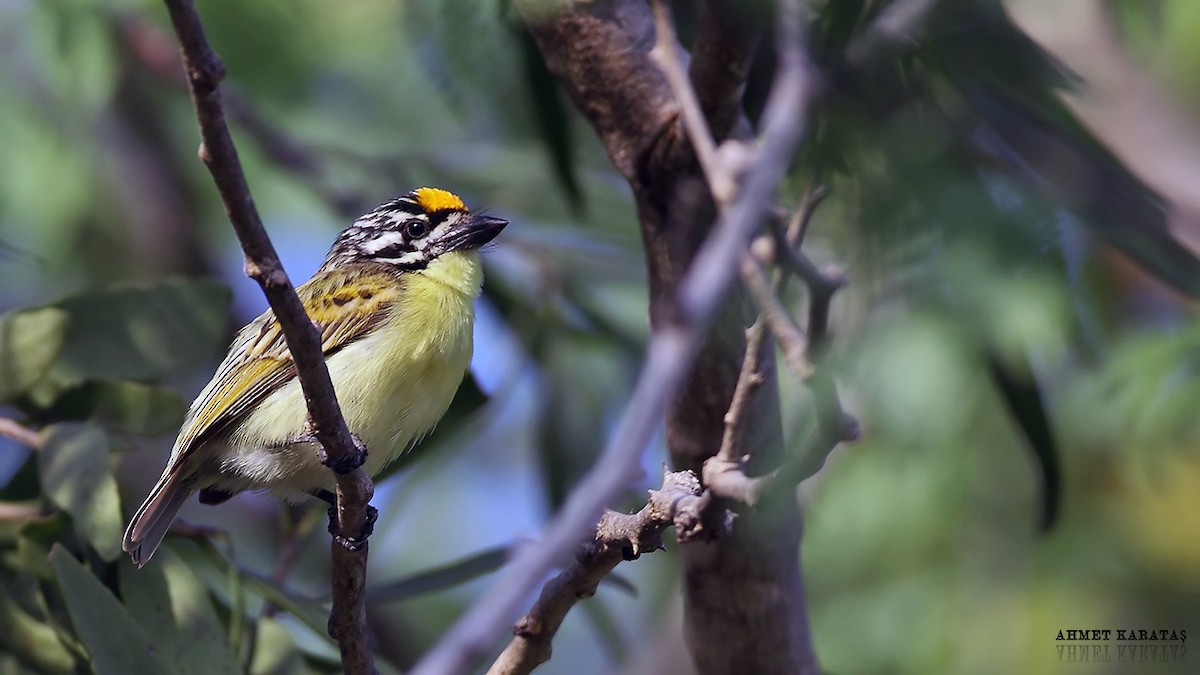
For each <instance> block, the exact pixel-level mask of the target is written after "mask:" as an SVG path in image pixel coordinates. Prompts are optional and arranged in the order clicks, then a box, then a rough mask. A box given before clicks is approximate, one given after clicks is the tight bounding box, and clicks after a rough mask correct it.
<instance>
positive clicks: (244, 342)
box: [171, 269, 403, 463]
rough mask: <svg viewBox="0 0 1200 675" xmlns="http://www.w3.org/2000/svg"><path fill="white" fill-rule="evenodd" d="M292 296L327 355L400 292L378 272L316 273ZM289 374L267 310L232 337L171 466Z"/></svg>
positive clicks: (358, 333)
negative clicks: (314, 328)
mask: <svg viewBox="0 0 1200 675" xmlns="http://www.w3.org/2000/svg"><path fill="white" fill-rule="evenodd" d="M296 293H297V294H298V295H299V296H300V302H301V303H302V304H303V305H304V309H305V311H306V312H308V316H309V318H310V319H312V321H313V323H315V324H317V326H318V327H319V328H320V330H321V349H322V351H323V352H324V353H325V356H326V357H328V356H329V355H330V354H333V353H334V352H336V351H338V350H339V349H341V348H343V347H345V346H346V345H348V344H350V343H352V342H354V341H356V340H358V339H360V338H362V337H363V336H365V335H367V334H368V333H370V332H371V330H372V329H373V328H375V327H376V326H377V325H379V322H380V321H381V320H382V319H383V317H384V316H385V315H386V312H387V310H388V308H389V307H390V306H391V304H392V303H394V302H396V300H398V299H399V298H400V296H401V295H402V293H403V288H402V286H401V284H400V283H399V282H398V281H397V279H396V277H395V276H394V275H393V274H390V273H388V272H387V271H384V270H382V269H373V270H368V271H366V272H358V273H348V272H346V271H342V270H331V271H326V272H318V273H317V275H315V276H314V277H313V278H312V279H309V280H308V281H307V282H305V283H304V284H303V285H301V286H300V287H298V288H297V289H296ZM295 376H296V366H295V363H293V361H292V356H291V354H290V353H289V352H288V349H287V344H286V343H285V342H284V339H283V332H282V331H281V330H280V327H279V322H278V321H276V320H275V314H274V313H273V312H272V311H271V310H267V311H266V312H264V313H263V314H262V315H261V316H259V317H258V318H257V319H255V320H254V321H252V322H251V323H250V324H248V325H247V326H246V327H245V328H243V329H242V330H241V331H240V332H239V333H238V335H237V337H236V338H235V339H234V341H233V345H232V346H231V347H230V348H229V355H228V356H226V357H225V360H224V361H223V362H222V363H221V365H220V366H219V367H218V368H217V372H216V374H214V375H213V378H212V380H211V381H210V382H209V383H208V385H207V386H206V387H205V388H204V390H203V391H202V392H200V395H199V396H198V397H197V398H196V401H195V403H193V404H192V408H191V410H190V411H188V415H187V419H186V420H185V421H184V424H183V428H182V429H181V430H180V432H179V438H178V439H177V440H176V441H175V449H174V451H173V452H172V453H171V454H172V463H175V462H177V461H179V460H180V459H182V458H183V456H184V455H186V454H187V453H188V452H189V451H190V450H191V448H193V447H195V446H196V445H197V444H198V443H200V442H201V441H203V440H204V439H206V438H208V437H210V436H211V435H213V434H216V433H218V432H220V431H221V430H223V429H225V428H226V427H228V426H229V425H230V424H231V423H233V422H235V421H236V420H237V419H238V418H240V417H241V416H242V415H244V414H245V413H246V412H247V411H249V410H250V409H252V408H253V407H254V406H255V405H256V404H257V403H258V402H259V401H261V400H263V399H264V398H266V397H267V396H268V395H269V394H270V393H271V392H274V391H275V390H277V389H278V388H279V387H282V386H283V385H284V384H286V383H287V382H288V381H289V380H291V379H292V378H293V377H295Z"/></svg>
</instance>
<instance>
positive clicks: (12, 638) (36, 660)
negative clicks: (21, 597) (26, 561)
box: [0, 589, 75, 674]
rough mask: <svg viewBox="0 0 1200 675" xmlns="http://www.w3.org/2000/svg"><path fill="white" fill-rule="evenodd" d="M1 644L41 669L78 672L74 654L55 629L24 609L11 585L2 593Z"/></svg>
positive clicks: (41, 671) (53, 671)
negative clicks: (10, 591) (59, 637)
mask: <svg viewBox="0 0 1200 675" xmlns="http://www.w3.org/2000/svg"><path fill="white" fill-rule="evenodd" d="M0 645H2V646H3V651H7V652H9V653H10V654H12V655H14V656H15V657H16V658H17V659H18V660H19V661H20V662H21V664H22V665H24V666H25V667H26V668H30V669H33V670H35V671H37V672H39V673H50V674H56V673H63V674H66V673H74V672H75V658H74V657H73V656H72V655H71V652H70V651H69V650H68V649H67V648H66V647H65V646H64V645H63V643H62V641H61V640H59V639H58V634H57V633H56V632H55V631H54V629H53V628H52V627H50V626H48V625H46V624H45V623H43V622H41V621H39V620H38V619H36V618H35V617H34V616H33V615H31V614H29V613H28V612H26V611H25V610H24V609H22V608H21V606H20V605H18V604H17V602H16V599H15V598H14V597H13V596H12V595H11V594H10V593H9V592H8V589H4V592H3V593H0Z"/></svg>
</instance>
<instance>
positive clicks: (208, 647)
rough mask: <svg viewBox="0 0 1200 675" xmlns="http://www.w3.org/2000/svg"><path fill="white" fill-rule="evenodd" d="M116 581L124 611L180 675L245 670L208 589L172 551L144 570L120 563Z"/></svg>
mask: <svg viewBox="0 0 1200 675" xmlns="http://www.w3.org/2000/svg"><path fill="white" fill-rule="evenodd" d="M118 578H119V584H120V589H121V598H122V599H123V600H124V601H125V607H126V608H127V609H128V610H129V613H130V614H131V615H132V616H133V617H134V619H135V620H137V622H138V623H139V624H140V625H141V626H142V628H143V629H144V630H145V631H146V635H147V637H148V638H149V639H150V641H151V643H152V644H153V645H154V647H155V649H156V650H157V654H158V656H159V657H160V658H161V659H162V660H163V662H165V663H167V664H170V665H171V666H172V667H173V668H174V669H175V671H176V672H178V673H179V674H180V675H207V674H210V673H211V674H212V675H223V674H225V673H235V672H238V671H239V670H241V666H240V664H239V663H238V660H237V658H236V657H235V656H234V654H233V652H232V650H231V649H230V647H229V643H228V640H227V639H226V635H225V631H224V630H223V628H222V626H221V623H220V621H218V619H217V615H216V612H215V610H214V609H213V605H212V601H211V599H210V597H209V595H208V589H207V588H205V586H204V584H202V583H201V582H200V580H199V579H197V578H196V575H195V574H193V573H192V571H191V570H190V569H188V566H187V564H186V563H184V562H183V561H182V560H181V559H180V558H179V557H178V556H176V555H175V554H174V553H173V552H171V551H170V550H169V549H168V550H165V551H162V552H160V554H159V555H158V556H157V558H156V559H155V561H154V564H153V565H149V566H147V567H145V568H143V569H140V570H139V569H137V568H136V567H134V565H133V563H131V562H129V561H128V560H122V561H121V564H120V565H119V567H118Z"/></svg>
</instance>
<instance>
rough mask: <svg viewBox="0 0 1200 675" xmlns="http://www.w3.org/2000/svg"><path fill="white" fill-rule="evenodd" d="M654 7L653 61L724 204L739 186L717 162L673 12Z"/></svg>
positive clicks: (657, 2) (657, 3) (659, 4)
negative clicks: (685, 60)
mask: <svg viewBox="0 0 1200 675" xmlns="http://www.w3.org/2000/svg"><path fill="white" fill-rule="evenodd" d="M651 5H652V6H653V8H654V31H655V43H654V49H652V50H651V51H650V58H652V59H654V62H655V63H657V64H658V67H659V68H661V69H662V72H663V76H664V77H666V78H667V82H668V84H670V86H671V91H673V92H674V93H675V98H676V100H677V101H678V103H679V114H680V117H682V119H683V126H684V128H685V129H686V130H687V135H688V139H689V140H690V141H691V143H692V150H693V151H694V152H695V153H696V161H697V162H699V163H700V168H701V169H702V170H703V171H704V175H705V176H708V179H709V184H710V186H711V188H712V193H713V198H714V199H716V200H717V203H718V204H724V203H725V202H727V201H728V200H729V198H730V197H731V196H732V195H733V192H734V190H735V187H736V186H735V185H734V184H733V176H731V175H730V174H729V172H728V171H726V170H725V167H724V165H723V164H718V163H717V157H716V155H717V145H716V142H715V141H714V140H713V136H712V133H711V132H710V131H709V128H708V119H707V118H706V117H705V115H704V111H703V110H702V109H701V108H700V100H699V98H698V97H697V96H696V92H695V90H694V89H692V86H691V83H690V81H689V80H688V76H687V73H686V72H684V69H683V63H682V62H681V58H680V55H679V51H680V47H679V40H678V39H677V38H676V37H675V25H674V23H673V22H672V21H671V10H670V9H669V8H668V7H667V3H666V1H665V0H652V2H651Z"/></svg>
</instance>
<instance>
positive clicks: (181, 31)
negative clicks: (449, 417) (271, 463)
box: [165, 0, 375, 675]
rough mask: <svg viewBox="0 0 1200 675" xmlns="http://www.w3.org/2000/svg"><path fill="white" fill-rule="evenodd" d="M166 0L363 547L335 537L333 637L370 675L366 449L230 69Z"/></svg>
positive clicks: (221, 176) (249, 250)
mask: <svg viewBox="0 0 1200 675" xmlns="http://www.w3.org/2000/svg"><path fill="white" fill-rule="evenodd" d="M165 2H166V5H167V10H168V12H169V13H170V15H171V23H172V24H173V25H174V27H175V32H176V34H177V35H178V36H179V42H180V45H181V46H182V52H183V61H184V66H185V68H186V71H187V77H188V89H189V91H190V92H191V96H192V104H193V105H194V106H195V108H196V119H197V121H198V122H199V125H200V135H201V137H202V138H203V142H202V143H201V146H200V158H201V159H202V160H203V161H204V164H205V166H207V167H208V170H209V173H211V174H212V177H213V181H214V182H215V183H216V185H217V190H218V192H220V194H221V200H222V201H223V202H224V204H225V211H226V213H227V215H228V216H229V220H230V223H231V224H232V225H233V228H234V231H235V232H236V233H237V236H238V240H239V241H240V242H241V244H242V250H243V251H244V252H245V254H246V263H245V267H246V274H247V275H248V276H250V278H252V279H254V280H255V281H256V282H258V284H259V286H261V287H262V289H263V293H264V294H265V295H266V297H267V301H268V303H270V305H271V309H272V310H273V311H274V313H275V316H276V318H277V319H278V321H279V324H280V327H281V329H282V331H283V334H284V338H285V339H286V341H287V346H288V350H289V351H290V352H291V355H292V359H293V361H294V362H295V365H296V372H297V378H298V379H299V381H300V386H301V389H302V390H303V392H304V398H305V402H306V403H307V405H308V410H309V415H310V417H311V420H312V426H313V431H314V435H315V436H316V438H317V440H318V442H319V443H320V444H321V447H322V448H323V449H324V453H325V457H324V458H323V459H324V461H325V462H326V464H327V465H328V466H330V467H331V468H333V469H334V475H335V476H336V479H337V509H336V516H337V517H336V522H337V530H338V533H339V535H340V537H341V538H342V540H343V541H354V542H361V545H360V546H358V547H356V548H355V550H351V548H350V547H348V546H346V545H344V543H341V542H339V541H338V540H337V538H336V537H335V538H334V541H333V543H332V544H331V550H332V572H331V575H332V578H333V608H332V610H331V611H330V617H329V632H330V635H332V636H333V638H334V639H335V640H336V641H337V642H338V646H339V648H340V650H341V656H342V667H343V669H344V670H345V671H346V672H347V673H354V674H356V675H357V674H359V673H372V672H374V670H375V666H374V661H373V659H372V656H371V652H370V649H369V648H368V645H367V638H366V610H365V607H366V605H365V597H364V594H363V589H364V587H365V585H366V583H365V582H366V567H367V546H366V536H367V535H368V534H369V533H368V529H367V528H368V510H369V508H370V505H369V502H370V499H371V495H372V493H373V489H374V488H373V486H372V484H371V480H370V478H368V477H367V475H366V474H365V473H364V472H363V470H362V469H361V465H362V462H363V459H364V458H365V456H366V449H365V448H363V447H362V446H361V444H360V443H358V441H357V439H355V438H354V437H353V436H351V434H350V430H349V429H348V428H347V427H346V421H345V420H344V419H343V418H342V413H341V409H340V408H339V406H338V402H337V398H336V396H335V394H334V391H333V384H332V382H331V381H330V379H329V371H328V369H327V368H326V366H325V358H324V355H323V353H322V350H321V338H320V335H319V334H318V332H317V330H316V328H315V327H314V326H313V323H312V322H311V321H310V320H309V318H308V316H307V314H306V313H305V311H304V306H303V305H302V304H301V303H300V299H299V298H298V297H297V296H296V290H295V288H293V287H292V283H291V281H290V280H289V279H288V276H287V273H286V272H285V271H284V269H283V266H282V265H281V264H280V262H279V257H278V256H277V255H276V253H275V247H274V246H273V245H272V244H271V240H270V238H269V237H268V236H267V233H266V230H265V229H263V225H262V221H261V220H260V219H259V216H258V211H257V209H256V208H255V206H254V200H253V198H252V197H251V196H250V188H249V186H248V185H247V184H246V178H245V176H244V175H243V174H242V169H241V164H240V162H239V161H238V156H237V149H236V148H235V147H234V145H233V139H232V138H231V137H230V135H229V128H228V126H227V124H226V122H225V112H224V109H223V108H222V105H221V96H220V91H219V89H218V86H219V84H220V82H221V79H222V78H223V77H224V76H225V68H224V66H223V65H222V64H221V61H220V59H219V58H218V57H217V55H216V54H215V53H213V51H212V49H211V47H209V45H208V40H207V39H206V38H205V36H204V29H203V26H202V24H201V22H200V17H199V15H198V14H197V12H196V7H195V5H193V3H192V2H191V0H165Z"/></svg>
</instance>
